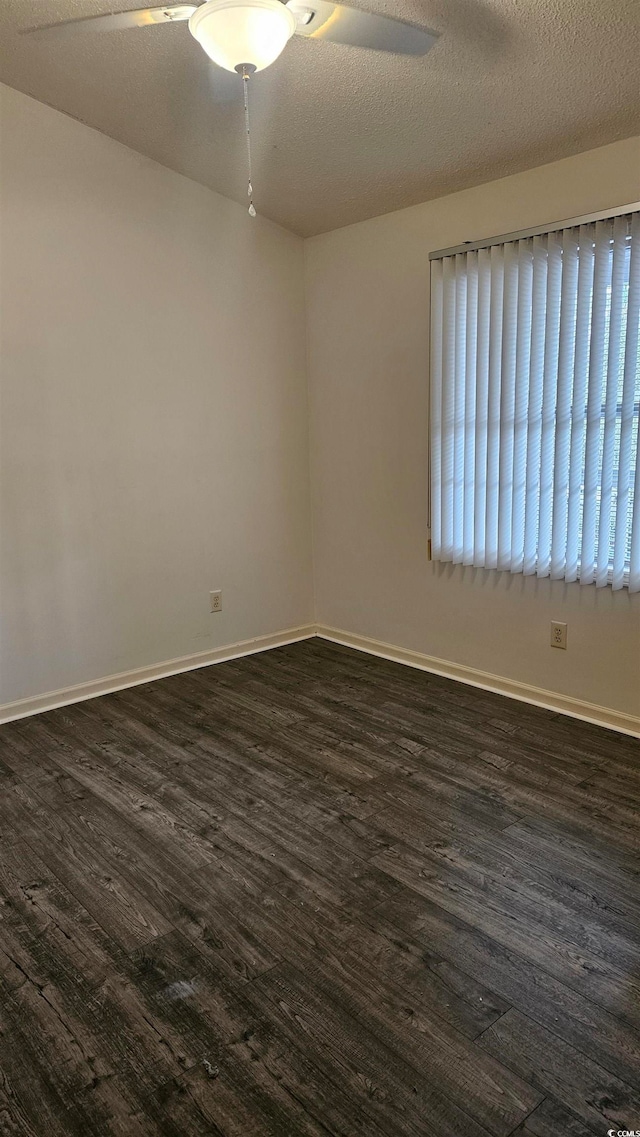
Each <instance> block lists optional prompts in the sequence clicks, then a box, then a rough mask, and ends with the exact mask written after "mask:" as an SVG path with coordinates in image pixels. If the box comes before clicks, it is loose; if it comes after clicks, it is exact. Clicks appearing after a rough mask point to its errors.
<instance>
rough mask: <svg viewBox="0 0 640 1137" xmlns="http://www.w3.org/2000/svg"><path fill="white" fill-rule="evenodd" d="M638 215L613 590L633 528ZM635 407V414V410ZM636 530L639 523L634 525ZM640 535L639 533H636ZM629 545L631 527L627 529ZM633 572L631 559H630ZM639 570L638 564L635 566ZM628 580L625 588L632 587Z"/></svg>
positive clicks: (639, 327)
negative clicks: (632, 495) (627, 585)
mask: <svg viewBox="0 0 640 1137" xmlns="http://www.w3.org/2000/svg"><path fill="white" fill-rule="evenodd" d="M639 332H640V213H636V214H635V215H634V218H633V224H632V228H631V249H630V250H629V291H628V299H627V329H626V339H625V346H624V379H623V387H622V413H621V426H620V459H619V463H618V486H617V514H616V518H617V522H618V523H617V526H616V536H615V547H614V554H613V575H612V580H611V583H612V585H613V588H614V589H618V588H622V586H623V584H624V567H625V553H626V545H627V531H628V525H629V523H631V525H633V517H632V510H631V508H630V507H631V505H632V501H631V494H632V491H633V480H632V461H633V460H634V459H635V461H637V455H638V429H639V425H638V419H639V418H640V414H639V413H638V411H640V407H638V404H640V391H638V392H636V385H637V382H638V380H637V372H638V365H639V363H640V353H639V348H640V343H639ZM636 407H638V411H636ZM638 527H639V528H640V522H639V523H638ZM639 536H640V534H639ZM631 537H632V540H631V541H630V542H629V543H630V544H631V546H633V528H632V529H631ZM631 562H632V563H631V571H630V575H631V574H632V573H633V568H634V566H633V557H632V558H631ZM636 567H637V569H640V565H637V566H636ZM634 583H635V588H634V591H637V590H638V589H640V580H637V581H635V582H634ZM633 586H634V585H633V584H632V582H631V580H630V581H629V587H633Z"/></svg>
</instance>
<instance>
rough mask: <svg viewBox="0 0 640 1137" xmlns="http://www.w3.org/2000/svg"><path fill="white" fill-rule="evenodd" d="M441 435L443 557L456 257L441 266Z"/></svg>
mask: <svg viewBox="0 0 640 1137" xmlns="http://www.w3.org/2000/svg"><path fill="white" fill-rule="evenodd" d="M442 290H443V295H442V302H443V309H444V319H443V322H442V435H441V462H442V479H441V503H442V504H441V518H440V524H441V548H442V557H443V559H444V560H447V561H450V560H453V474H454V453H453V431H454V421H455V377H456V278H455V263H454V260H453V257H445V260H444V263H443V266H442Z"/></svg>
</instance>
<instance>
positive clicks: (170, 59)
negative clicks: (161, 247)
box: [0, 0, 640, 236]
mask: <svg viewBox="0 0 640 1137" xmlns="http://www.w3.org/2000/svg"><path fill="white" fill-rule="evenodd" d="M353 3H354V5H356V6H358V0H353ZM138 6H139V3H136V2H135V0H128V2H127V0H123V2H122V3H121V4H120V3H118V2H117V0H112V2H111V3H108V2H107V0H39V3H38V4H37V5H34V3H33V0H5V2H4V3H3V4H2V5H0V80H1V81H3V82H5V83H7V84H9V85H10V86H13V87H16V88H17V89H18V90H20V91H24V92H25V93H27V94H29V95H32V96H33V97H34V98H36V99H39V100H41V101H42V102H45V103H49V104H50V105H52V106H54V107H56V108H58V109H59V110H62V111H65V112H66V113H68V114H70V115H72V116H74V117H75V118H78V119H80V120H82V121H83V122H86V123H88V124H89V125H90V126H93V127H95V128H96V129H98V130H100V131H102V132H104V133H105V134H108V135H110V136H111V137H113V138H116V139H118V140H119V141H120V142H123V143H125V144H126V145H127V146H130V147H132V148H133V149H134V150H137V151H139V152H140V153H141V154H144V155H146V156H148V157H150V158H154V159H156V160H157V161H158V162H161V163H163V164H164V165H165V166H168V167H170V168H172V169H174V170H177V171H179V172H180V173H183V174H186V175H187V176H188V177H191V178H193V179H195V180H196V181H198V182H201V183H202V184H204V185H207V186H210V187H211V188H212V189H214V190H217V191H218V192H219V193H222V194H225V195H226V196H227V197H231V198H235V199H236V200H238V201H245V200H246V171H245V150H244V137H243V117H242V92H241V87H240V80H239V79H236V77H235V76H233V75H229V74H227V73H225V72H223V71H221V70H220V69H219V68H216V67H215V65H214V64H212V63H210V61H209V60H208V59H207V57H206V56H205V55H204V52H203V51H202V50H201V48H200V47H199V46H198V45H197V44H196V42H195V40H193V39H192V37H191V36H190V34H189V32H188V30H187V27H186V24H179V25H173V26H171V25H163V26H159V27H154V28H148V29H136V30H132V31H127V32H111V33H106V32H102V33H100V34H95V33H94V34H89V33H87V32H85V31H81V30H78V31H77V33H74V34H73V35H64V36H60V37H56V38H55V39H50V40H48V41H46V42H45V41H37V40H35V39H29V37H28V36H19V35H18V34H17V32H18V29H20V28H25V27H31V26H33V25H34V24H36V23H37V24H47V23H51V22H54V21H57V20H65V19H71V18H73V17H77V16H86V15H92V14H94V13H99V12H103V11H108V10H112V9H114V8H120V7H121V8H125V7H130V8H133V7H138ZM359 6H361V7H366V8H367V9H369V10H371V11H376V12H381V13H385V14H388V15H395V16H397V17H399V18H402V19H405V20H407V21H408V22H411V23H416V24H420V25H426V26H428V27H431V28H433V29H435V30H436V31H438V32H439V33H440V34H441V38H440V40H439V41H438V42H437V44H436V46H435V47H434V48H433V49H432V51H431V52H430V53H429V55H427V56H426V57H425V58H424V59H418V60H414V59H402V58H397V57H394V56H384V55H381V54H376V53H371V52H367V51H363V50H357V49H355V48H347V47H340V46H337V45H334V44H328V43H321V42H314V41H312V40H303V39H301V38H299V37H296V38H294V40H293V41H292V42H291V43H290V44H289V45H288V47H287V48H286V50H285V53H284V55H283V56H282V57H281V58H280V59H279V60H278V61H277V62H276V64H274V66H273V67H271V68H270V69H269V70H267V71H265V72H263V73H261V74H259V75H258V76H256V77H255V79H254V80H252V97H253V98H252V101H253V110H252V116H253V128H252V133H253V146H254V185H255V201H256V207H257V209H258V211H259V212H260V213H261V214H263V215H264V216H267V217H269V218H271V219H272V220H274V221H276V222H278V223H279V224H280V225H283V226H284V227H285V228H288V229H291V230H293V231H294V232H296V233H299V234H301V235H303V236H309V235H312V234H316V233H321V232H324V231H327V230H331V229H335V228H338V227H340V226H343V225H348V224H350V223H352V222H355V221H360V220H362V219H364V218H367V217H372V216H375V215H377V214H381V213H385V212H389V211H390V210H395V209H400V208H402V207H404V206H407V205H412V204H415V203H417V202H420V201H426V200H428V199H430V198H434V197H439V196H441V195H443V194H447V193H451V192H453V191H456V190H459V189H463V188H465V187H468V186H471V185H476V184H479V183H481V182H486V181H490V180H492V179H494V178H499V177H502V176H505V175H508V174H512V173H515V172H517V171H520V170H524V169H529V168H531V167H533V166H537V165H542V164H543V163H546V162H550V161H553V160H555V159H557V158H561V157H564V156H566V155H570V154H575V153H579V152H580V151H582V150H587V149H591V148H594V147H597V146H601V145H604V144H605V143H608V142H613V141H615V140H618V139H621V138H626V137H629V136H630V135H632V134H635V133H637V130H638V123H639V121H640V62H639V61H640V10H639V8H638V4H637V0H607V2H605V0H527V2H526V3H525V2H523V0H484V2H483V0H398V2H397V3H393V2H392V0H367V2H366V3H361V4H360V5H359ZM36 9H37V10H36ZM639 165H640V162H639Z"/></svg>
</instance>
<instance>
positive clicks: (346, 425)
mask: <svg viewBox="0 0 640 1137" xmlns="http://www.w3.org/2000/svg"><path fill="white" fill-rule="evenodd" d="M638 198H640V148H639V140H638V139H636V140H630V141H626V142H619V143H615V144H614V145H612V146H607V147H604V148H603V149H600V150H594V151H591V152H588V153H585V154H581V155H579V156H578V157H574V158H568V159H566V160H564V161H561V162H556V163H553V164H552V165H549V166H544V167H541V168H538V169H535V170H531V171H529V172H527V173H524V174H519V175H516V176H515V177H510V178H505V179H503V180H501V181H497V182H493V183H490V184H488V185H484V186H479V187H477V188H475V189H471V190H467V191H465V192H463V193H458V194H453V195H451V196H449V197H445V198H441V199H439V200H437V201H431V202H428V203H426V204H425V205H421V206H416V207H414V208H411V209H406V210H403V211H401V212H398V213H393V214H389V215H387V216H385V217H379V218H376V219H374V220H372V221H367V222H363V223H362V224H359V225H354V226H351V227H349V228H347V229H342V230H338V231H336V232H333V233H329V234H325V235H323V236H320V237H316V238H312V239H311V240H309V241H307V242H306V267H307V318H308V369H309V383H310V407H311V455H312V486H313V518H314V554H315V586H316V605H317V618H318V620H319V622H320V623H323V624H328V625H331V626H333V627H336V628H340V629H343V630H346V631H349V632H352V633H358V634H361V635H366V636H370V637H373V638H375V639H379V640H383V641H386V642H387V643H391V644H395V645H398V646H400V647H403V648H408V649H411V650H414V651H419V652H424V653H426V654H428V655H431V656H437V657H439V658H442V659H445V660H450V661H452V662H455V663H460V664H464V665H466V666H470V667H474V668H478V669H480V670H482V671H487V672H490V673H493V674H495V675H500V676H505V677H507V678H509V679H513V680H517V681H519V682H523V683H528V684H532V685H534V686H537V687H541V688H544V689H547V690H552V691H557V692H560V693H562V694H566V695H569V696H571V697H573V698H578V699H583V700H586V701H588V702H592V703H596V704H600V705H604V706H607V707H611V708H615V709H617V710H621V711H624V712H626V713H629V714H634V713H635V714H638V713H639V712H640V595H635V596H630V595H629V594H628V592H626V591H622V592H616V593H612V592H611V590H610V589H609V588H604V589H599V590H596V589H595V588H594V587H591V586H590V587H580V586H579V585H577V584H570V585H565V584H564V583H562V582H558V581H550V580H537V579H535V578H531V577H526V578H525V577H522V576H512V575H510V574H508V573H498V572H488V571H487V572H485V571H483V570H474V569H468V568H463V567H455V568H454V567H452V566H440V565H436V564H428V563H427V561H426V535H425V521H426V510H427V376H428V358H429V327H428V322H429V316H428V314H429V260H428V254H429V251H430V250H431V249H436V248H444V247H448V246H451V245H456V244H458V243H460V242H462V241H466V240H474V239H479V238H482V237H487V236H491V235H495V234H500V233H505V232H509V231H513V230H517V229H520V228H524V227H527V226H532V225H537V224H543V223H546V222H555V221H558V220H560V219H562V218H567V217H572V216H577V215H579V214H583V213H587V212H590V211H595V210H600V209H606V208H609V207H612V206H618V205H625V204H628V203H629V202H632V201H635V200H637V199H638ZM551 619H554V620H566V621H567V622H568V626H569V628H568V650H567V651H566V652H563V651H558V650H554V649H553V648H551V647H550V646H549V622H550V620H551Z"/></svg>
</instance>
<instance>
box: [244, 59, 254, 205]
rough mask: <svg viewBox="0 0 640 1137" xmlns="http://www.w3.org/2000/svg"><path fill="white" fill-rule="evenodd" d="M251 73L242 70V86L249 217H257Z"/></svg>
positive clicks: (245, 69) (246, 69)
mask: <svg viewBox="0 0 640 1137" xmlns="http://www.w3.org/2000/svg"><path fill="white" fill-rule="evenodd" d="M250 75H251V72H250V71H249V70H248V68H247V67H243V68H242V84H243V88H244V125H245V129H246V132H247V164H248V167H249V185H248V187H247V193H248V195H249V216H250V217H255V216H256V207H255V205H254V204H253V175H252V173H251V123H250V120H249V78H250Z"/></svg>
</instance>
